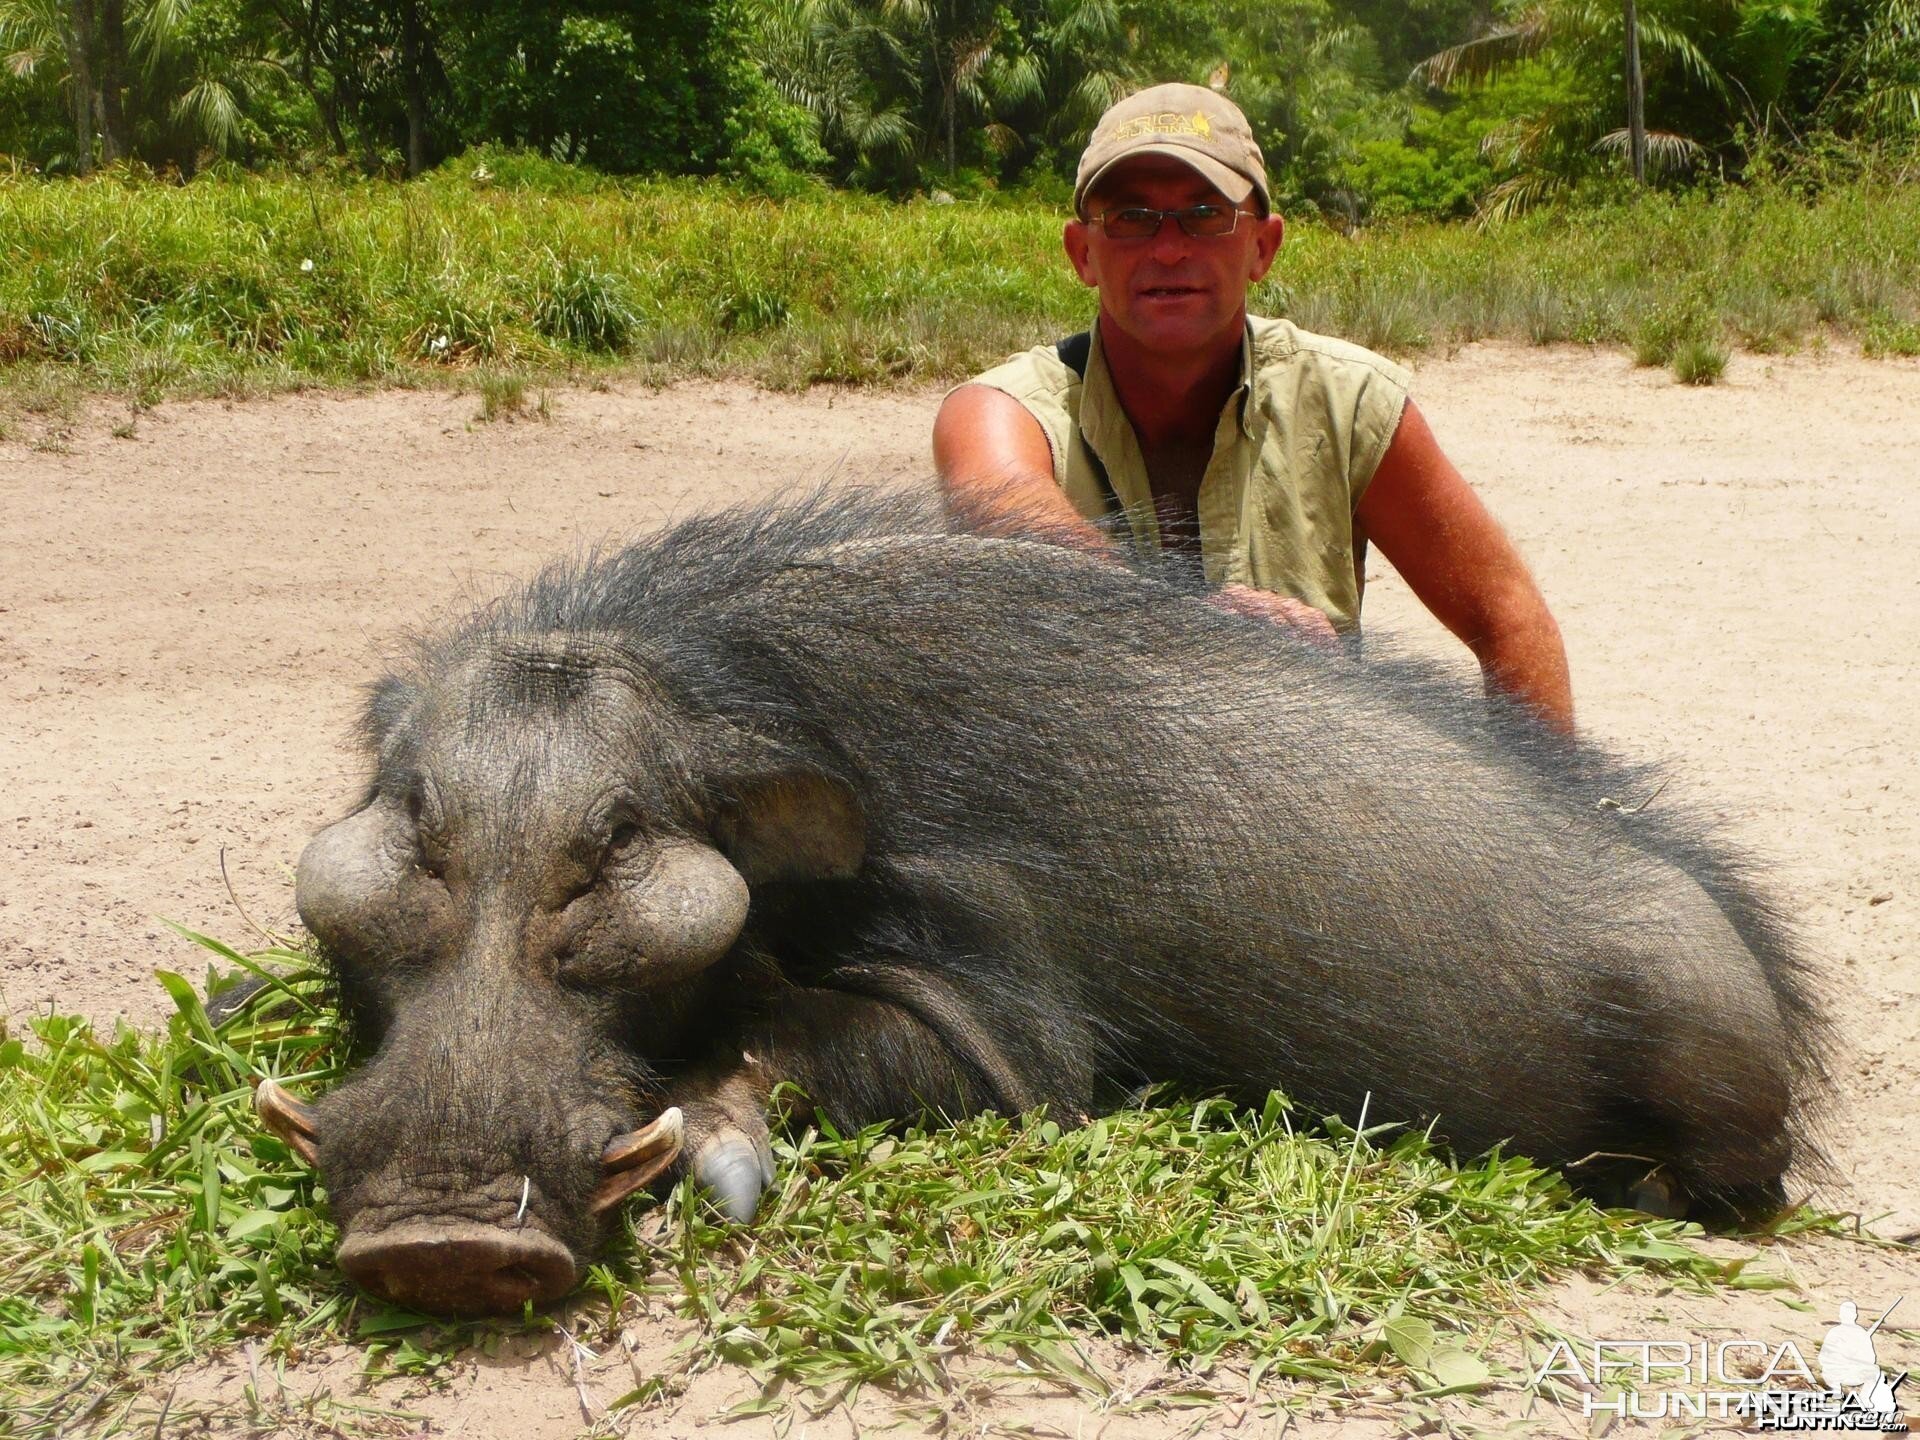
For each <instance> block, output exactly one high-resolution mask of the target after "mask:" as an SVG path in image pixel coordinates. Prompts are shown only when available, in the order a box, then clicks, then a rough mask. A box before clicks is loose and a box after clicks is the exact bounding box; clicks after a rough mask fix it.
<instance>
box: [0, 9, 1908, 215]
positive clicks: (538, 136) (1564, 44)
mask: <svg viewBox="0 0 1920 1440" xmlns="http://www.w3.org/2000/svg"><path fill="white" fill-rule="evenodd" d="M1635 13H1636V15H1637V22H1636V33H1637V37H1638V48H1639V52H1640V54H1641V56H1642V61H1643V69H1644V75H1645V93H1646V117H1647V124H1648V127H1649V130H1650V134H1651V141H1650V150H1649V155H1650V164H1651V172H1652V179H1653V180H1654V181H1655V182H1656V183H1659V184H1662V185H1666V186H1670V187H1671V186H1687V185H1697V184H1701V183H1707V182H1710V183H1720V182H1724V181H1728V180H1733V181H1745V180H1747V179H1751V178H1755V177H1764V176H1766V175H1770V174H1773V173H1776V172H1777V171H1778V170H1780V169H1781V168H1782V167H1783V166H1793V165H1796V164H1799V163H1800V162H1802V161H1804V160H1805V159H1807V158H1808V157H1814V158H1816V159H1819V158H1822V157H1827V158H1830V157H1831V156H1832V155H1833V154H1835V153H1845V154H1847V155H1852V156H1858V155H1860V154H1862V153H1867V154H1879V153H1883V152H1888V151H1892V152H1898V153H1903V154H1911V147H1912V145H1913V144H1914V142H1915V139H1916V137H1917V136H1920V0H1638V3H1637V9H1636V12H1635ZM1626 44H1627V7H1626V5H1625V4H1624V3H1618V4H1616V3H1606V0H673V3H664V0H543V3H538V4H524V3H521V0H457V3H456V0H303V3H302V4H300V5H288V4H285V3H283V0H0V157H5V158H9V159H10V160H11V161H12V163H13V164H14V165H15V166H24V167H29V168H31V169H33V170H36V171H41V172H47V173H80V174H85V173H87V172H89V171H90V170H92V169H93V168H95V167H98V166H112V165H114V164H117V163H135V164H138V165H142V166H145V167H148V168H151V169H154V170H157V171H160V172H163V173H167V174H172V175H180V176H190V175H192V174H194V173H196V172H197V171H199V170H201V169H203V168H205V167H206V166H207V165H208V164H209V163H213V162H216V161H220V160H226V161H229V162H232V163H236V164H238V165H241V166H243V167H246V168H249V169H258V168H261V167H265V166H273V165H280V166H292V167H294V168H297V169H300V170H303V171H306V170H312V169H315V168H326V169H332V170H335V171H338V172H341V173H348V174H361V175H372V174H383V173H386V174H398V173H405V174H407V175H418V174H421V173H423V172H424V171H426V170H428V169H430V168H432V167H433V166H435V165H438V164H440V163H442V162H444V161H446V160H448V159H450V158H453V157H455V156H458V155H461V154H462V153H464V152H466V151H468V150H470V149H471V148H472V147H473V146H476V145H497V146H503V147H507V148H510V149H518V150H525V151H528V152H530V153H532V154H534V155H538V156H541V157H544V158H550V159H555V160H561V161H564V162H567V163H570V164H584V165H589V166H592V167H593V168H594V169H596V170H598V171H601V172H603V173H608V174H650V175H665V174H690V175H713V174H721V175H730V176H733V177H735V178H737V179H740V180H742V181H743V182H745V183H746V184H748V185H750V186H752V187H753V188H756V189H758V190H760V191H762V192H764V193H768V194H773V195H776V196H789V195H793V194H796V193H800V192H803V191H805V190H808V189H809V188H813V187H817V186H820V185H823V184H831V185H834V186H844V187H851V188H855V189H862V190H869V191H875V192H878V193H885V194H889V195H892V196H895V197H902V196H906V195H910V194H915V193H932V192H935V191H939V192H944V193H946V194H951V195H955V196H959V197H961V198H966V197H969V196H976V195H982V194H993V193H1006V192H1010V191H1018V192H1021V193H1026V194H1029V195H1033V196H1035V197H1037V198H1040V199H1043V200H1046V199H1051V200H1058V199H1059V198H1060V196H1061V195H1062V193H1063V192H1064V189H1065V187H1066V185H1067V183H1068V180H1069V178H1070V176H1071V172H1072V167H1073V164H1074V160H1075V157H1076V156H1077V154H1078V153H1079V150H1080V148H1081V146H1082V145H1083V144H1084V142H1085V138H1086V136H1087V133H1088V131H1089V129H1090V128H1091V126H1092V124H1093V121H1094V119H1095V117H1096V116H1097V115H1098V114H1099V113H1100V111H1101V110H1102V109H1103V108H1104V107H1105V106H1106V105H1107V104H1109V103H1110V102H1111V101H1112V100H1113V99H1114V98H1116V97H1117V96H1118V95H1120V94H1122V93H1124V92H1125V91H1127V90H1129V89H1132V88H1134V87H1136V86H1138V85H1141V84H1146V83H1152V82H1157V81H1162V80H1174V79H1178V80H1187V81H1193V82H1198V83H1206V84H1211V85H1214V86H1216V87H1217V88H1219V89H1221V90H1222V91H1224V92H1225V93H1226V94H1228V95H1229V96H1231V97H1232V98H1233V99H1234V100H1236V101H1237V102H1238V103H1239V104H1240V105H1241V106H1242V107H1243V108H1244V109H1245V110H1246V111H1247V113H1248V115H1249V117H1250V118H1251V119H1252V121H1253V124H1254V129H1255V133H1256V135H1257V136H1258V137H1259V139H1260V140H1261V142H1262V144H1263V145H1264V147H1265V149H1266V153H1267V157H1268V163H1269V168H1270V170H1271V172H1272V176H1273V180H1274V188H1275V194H1276V197H1277V198H1278V199H1279V200H1280V201H1281V202H1282V204H1283V206H1284V208H1286V209H1287V210H1288V211H1289V212H1290V213H1297V212H1301V211H1308V210H1311V211H1318V212H1321V213H1324V214H1326V215H1328V216H1330V217H1333V218H1335V219H1337V220H1338V221H1339V222H1340V223H1342V224H1344V225H1353V224H1357V223H1362V222H1365V221H1369V220H1373V219H1381V218H1392V217H1396V216H1402V215H1409V214H1417V215H1427V216H1433V217H1459V216H1464V215H1467V214H1469V213H1473V212H1475V211H1476V210H1478V211H1479V212H1480V213H1483V214H1484V213H1501V214H1504V213H1508V212H1510V211H1513V210H1516V209H1521V208H1526V207H1528V206H1530V205H1532V204H1536V203H1539V202H1540V201H1541V200H1543V199H1549V198H1551V197H1553V196H1555V195H1558V194H1563V193H1566V192H1567V191H1569V190H1573V189H1577V188H1579V187H1580V186H1582V185H1592V184H1595V183H1602V184H1604V183H1607V182H1609V181H1614V180H1617V179H1618V176H1619V174H1620V171H1621V169H1622V152H1623V150H1624V146H1625V141H1624V136H1623V133H1622V127H1623V126H1624V125H1625V124H1626V84H1625V79H1624V76H1625V73H1626V71H1625V55H1626Z"/></svg>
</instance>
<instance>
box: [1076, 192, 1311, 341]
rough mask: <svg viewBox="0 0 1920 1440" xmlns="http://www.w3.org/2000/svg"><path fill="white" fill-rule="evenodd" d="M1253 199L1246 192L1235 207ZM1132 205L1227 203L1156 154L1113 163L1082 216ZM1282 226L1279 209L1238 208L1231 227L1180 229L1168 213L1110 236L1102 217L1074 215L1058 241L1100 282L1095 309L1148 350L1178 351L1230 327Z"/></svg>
mask: <svg viewBox="0 0 1920 1440" xmlns="http://www.w3.org/2000/svg"><path fill="white" fill-rule="evenodd" d="M1258 204H1259V201H1258V200H1257V199H1256V198H1255V197H1253V196H1248V197H1247V199H1246V200H1245V201H1244V202H1242V207H1241V208H1243V209H1247V210H1252V209H1254V208H1255V207H1256V206H1257V205H1258ZM1136 205H1137V206H1145V207H1147V208H1149V209H1154V210H1183V209H1186V208H1187V207H1188V206H1191V205H1220V206H1227V201H1226V199H1225V197H1224V196H1222V195H1221V194H1220V192H1219V191H1218V190H1216V189H1214V188H1213V186H1212V185H1210V184H1208V183H1207V181H1206V180H1205V179H1204V178H1202V177H1201V175H1200V173H1199V172H1198V171H1196V170H1193V169H1191V168H1190V167H1188V166H1186V165H1183V164H1182V163H1181V162H1180V161H1178V160H1174V159H1171V158H1169V157H1167V156H1164V155H1142V156H1140V157H1139V158H1138V159H1137V160H1129V161H1127V162H1125V163H1124V164H1121V165H1118V166H1116V167H1115V168H1114V170H1113V171H1112V172H1111V173H1109V174H1107V175H1106V176H1104V177H1102V179H1101V181H1100V184H1099V186H1098V187H1096V188H1095V189H1094V190H1093V191H1092V192H1090V193H1089V194H1088V196H1087V213H1088V214H1089V215H1096V216H1097V215H1099V214H1100V213H1101V212H1103V211H1107V210H1123V209H1126V208H1128V207H1130V206H1136ZM1227 208H1229V209H1230V208H1232V207H1231V206H1227ZM1284 232H1285V226H1283V225H1282V224H1281V222H1280V218H1279V217H1278V216H1269V217H1268V218H1266V219H1264V220H1262V219H1259V218H1257V217H1256V216H1253V215H1242V216H1241V217H1240V220H1239V223H1238V224H1237V225H1236V226H1235V227H1234V231H1233V233H1232V234H1231V235H1214V236H1194V235H1188V234H1187V233H1186V232H1185V231H1183V230H1182V229H1181V228H1180V227H1179V225H1177V224H1176V223H1174V222H1173V221H1171V220H1169V221H1167V222H1165V223H1164V224H1162V225H1161V227H1160V230H1159V233H1158V234H1156V235H1153V236H1150V237H1148V238H1145V239H1140V240H1116V239H1114V238H1113V237H1112V236H1110V235H1108V234H1107V233H1106V230H1105V228H1104V227H1102V226H1100V225H1095V224H1089V223H1087V222H1084V221H1080V220H1073V221H1070V222H1068V224H1067V228H1066V232H1065V234H1064V235H1063V236H1062V240H1063V242H1064V244H1065V245H1066V250H1067V258H1068V259H1070V260H1071V261H1072V262H1073V268H1074V269H1075V270H1076V271H1078V272H1079V275H1080V278H1081V280H1083V281H1084V282H1086V283H1087V284H1088V285H1091V286H1094V287H1096V288H1098V290H1099V291H1100V309H1101V311H1102V312H1103V313H1104V314H1105V315H1106V316H1107V317H1108V318H1109V319H1110V320H1111V321H1112V323H1113V324H1115V325H1117V326H1118V327H1119V329H1120V330H1121V332H1122V333H1123V334H1125V335H1126V336H1128V337H1129V338H1130V339H1132V340H1134V341H1137V342H1138V343H1139V344H1140V345H1142V346H1145V347H1149V348H1151V349H1152V350H1153V351H1155V352H1156V353H1159V354H1179V353H1183V352H1188V351H1201V350H1206V349H1209V348H1211V347H1213V346H1215V345H1217V344H1219V343H1220V342H1221V341H1222V339H1223V338H1224V337H1225V336H1226V335H1228V334H1233V333H1237V331H1238V329H1239V327H1240V325H1241V323H1242V316H1243V315H1244V314H1245V310H1246V301H1247V287H1248V286H1250V285H1251V284H1253V282H1254V281H1256V280H1258V279H1259V278H1260V277H1261V276H1263V275H1265V274H1266V273H1267V270H1268V268H1269V267H1270V266H1271V265H1272V264H1273V257H1274V256H1275V255H1276V254H1277V253H1278V252H1279V249H1280V240H1281V237H1282V235H1283V234H1284Z"/></svg>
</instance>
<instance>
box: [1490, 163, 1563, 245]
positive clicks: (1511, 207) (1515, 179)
mask: <svg viewBox="0 0 1920 1440" xmlns="http://www.w3.org/2000/svg"><path fill="white" fill-rule="evenodd" d="M1566 183H1567V182H1566V181H1565V180H1564V179H1562V178H1561V177H1560V176H1558V175H1552V174H1549V173H1548V172H1546V171H1544V170H1530V171H1528V172H1527V173H1526V174H1524V175H1515V176H1512V177H1511V178H1509V179H1506V180H1502V181H1501V182H1500V183H1499V184H1498V185H1495V186H1494V187H1493V188H1492V189H1491V190H1489V191H1487V193H1486V194H1485V195H1483V196H1482V197H1481V198H1480V207H1479V209H1477V210H1476V211H1475V212H1474V216H1473V219H1474V224H1476V225H1478V226H1479V227H1480V228H1481V229H1483V230H1490V229H1492V228H1494V227H1495V226H1497V225H1504V224H1505V223H1506V222H1507V221H1509V220H1512V219H1515V218H1516V217H1518V216H1521V215H1524V214H1525V213H1526V212H1527V211H1529V210H1531V209H1533V208H1534V207H1536V206H1538V205H1542V204H1544V203H1545V202H1547V201H1548V200H1551V199H1552V198H1553V197H1554V196H1555V195H1556V194H1557V193H1559V191H1560V190H1561V188H1562V187H1564V186H1565V185H1566Z"/></svg>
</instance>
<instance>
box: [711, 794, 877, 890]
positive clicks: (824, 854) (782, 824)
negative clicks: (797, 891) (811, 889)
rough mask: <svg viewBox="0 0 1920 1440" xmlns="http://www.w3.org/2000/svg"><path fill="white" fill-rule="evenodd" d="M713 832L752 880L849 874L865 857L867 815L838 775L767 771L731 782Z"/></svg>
mask: <svg viewBox="0 0 1920 1440" xmlns="http://www.w3.org/2000/svg"><path fill="white" fill-rule="evenodd" d="M713 838H714V840H715V842H716V843H717V844H718V845H719V846H720V848H721V850H722V851H724V852H725V853H726V856H727V858H728V859H729V860H731V861H732V862H733V865H734V868H735V869H736V870H738V871H739V872H740V874H741V875H742V876H743V877H744V878H745V879H746V882H747V883H748V884H749V885H759V884H762V883H764V882H766V881H769V880H850V879H852V878H853V877H854V876H855V875H856V874H858V873H859V871H860V864H861V862H862V861H863V860H864V859H865V858H866V853H867V821H866V817H865V816H864V815H863V814H862V813H861V810H860V802H859V801H858V800H857V799H855V798H854V794H853V792H852V791H851V790H849V789H848V788H847V787H846V786H845V785H843V784H842V783H841V782H840V781H838V780H831V779H828V778H827V777H826V776H824V775H813V774H804V773H803V774H787V775H777V776H767V777H762V778H759V779H755V780H751V781H748V782H745V783H744V784H741V785H738V786H735V787H733V800H732V803H731V804H729V805H728V806H727V807H726V808H725V809H724V810H723V811H722V812H721V814H720V817H719V819H718V820H717V821H716V822H715V824H714V827H713Z"/></svg>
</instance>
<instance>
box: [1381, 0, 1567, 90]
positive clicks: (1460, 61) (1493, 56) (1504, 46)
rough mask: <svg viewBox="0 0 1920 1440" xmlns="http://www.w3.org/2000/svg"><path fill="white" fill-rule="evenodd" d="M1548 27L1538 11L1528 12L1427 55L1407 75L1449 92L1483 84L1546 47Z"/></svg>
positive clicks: (1549, 32)
mask: <svg viewBox="0 0 1920 1440" xmlns="http://www.w3.org/2000/svg"><path fill="white" fill-rule="evenodd" d="M1550 34H1551V27H1550V26H1549V25H1548V24H1547V21H1546V18H1545V16H1544V15H1543V14H1542V13H1541V12H1539V11H1537V10H1536V11H1530V12H1528V14H1527V15H1526V16H1525V17H1524V18H1523V19H1522V20H1521V21H1520V23H1518V24H1515V25H1509V26H1506V27H1504V28H1502V29H1499V30H1494V31H1491V32H1490V33H1488V34H1486V35H1481V36H1479V37H1478V38H1476V39H1473V40H1467V41H1463V42H1462V43H1460V44H1458V45H1453V46H1449V47H1448V48H1447V49H1445V50H1442V51H1440V52H1439V53H1438V54H1436V55H1429V56H1428V57H1427V58H1426V59H1424V60H1422V61H1421V62H1420V63H1419V64H1418V65H1416V66H1414V67H1413V70H1412V71H1411V72H1410V73H1409V74H1408V76H1407V79H1408V80H1409V81H1411V82H1412V83H1413V84H1416V85H1427V86H1430V87H1432V88H1433V89H1435V90H1451V89H1452V88H1453V87H1454V86H1456V85H1484V84H1485V83H1486V82H1487V81H1489V80H1491V79H1493V78H1494V77H1495V76H1497V75H1499V74H1500V73H1501V72H1502V71H1504V70H1506V69H1507V68H1508V67H1510V66H1513V65H1517V64H1519V63H1520V62H1521V61H1522V60H1527V59H1531V58H1532V57H1533V56H1535V55H1538V54H1539V53H1540V52H1541V50H1542V49H1544V48H1545V46H1546V43H1547V40H1548V38H1549V36H1550Z"/></svg>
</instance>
